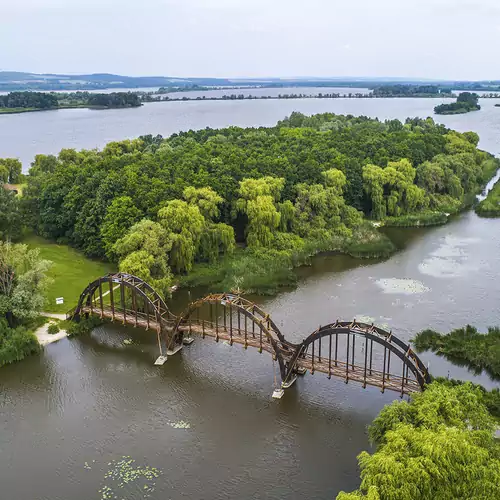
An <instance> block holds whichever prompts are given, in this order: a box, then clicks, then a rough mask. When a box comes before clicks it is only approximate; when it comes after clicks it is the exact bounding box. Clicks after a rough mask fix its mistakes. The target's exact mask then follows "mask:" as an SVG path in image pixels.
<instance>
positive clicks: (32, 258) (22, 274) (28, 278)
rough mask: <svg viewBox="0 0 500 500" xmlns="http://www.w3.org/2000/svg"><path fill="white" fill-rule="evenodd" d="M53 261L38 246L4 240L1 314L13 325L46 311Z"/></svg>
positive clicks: (0, 273)
mask: <svg viewBox="0 0 500 500" xmlns="http://www.w3.org/2000/svg"><path fill="white" fill-rule="evenodd" d="M50 265H51V262H50V261H47V260H42V259H41V258H40V252H39V250H38V249H34V250H30V249H29V248H28V246H27V245H21V244H13V243H9V242H2V241H0V315H1V316H4V317H5V318H6V319H7V321H8V323H9V326H10V327H11V328H12V327H14V326H15V325H16V323H17V322H18V321H19V320H25V319H30V318H34V317H36V316H37V315H38V314H39V313H40V311H42V309H43V306H44V303H45V297H44V293H45V290H46V285H47V284H48V278H47V271H48V270H49V268H50Z"/></svg>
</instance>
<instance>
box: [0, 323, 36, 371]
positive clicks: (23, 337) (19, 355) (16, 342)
mask: <svg viewBox="0 0 500 500" xmlns="http://www.w3.org/2000/svg"><path fill="white" fill-rule="evenodd" d="M39 351H40V345H39V343H38V340H37V338H36V336H35V335H34V334H33V333H32V332H31V331H30V330H29V329H27V328H26V327H25V326H22V325H20V326H17V327H16V328H10V327H9V325H8V323H7V320H6V319H5V318H2V317H0V367H2V366H3V365H7V364H9V363H14V362H15V361H21V360H22V359H24V358H25V357H26V356H29V355H31V354H36V353H37V352H39Z"/></svg>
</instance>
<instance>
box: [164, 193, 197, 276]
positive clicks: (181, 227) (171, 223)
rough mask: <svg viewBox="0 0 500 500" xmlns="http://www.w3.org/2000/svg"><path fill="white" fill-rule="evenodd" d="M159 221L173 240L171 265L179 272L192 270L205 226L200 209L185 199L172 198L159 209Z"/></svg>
mask: <svg viewBox="0 0 500 500" xmlns="http://www.w3.org/2000/svg"><path fill="white" fill-rule="evenodd" d="M158 221H159V223H160V224H161V225H162V227H163V228H164V229H165V230H166V231H167V233H168V234H169V237H170V238H171V240H172V250H171V252H170V265H171V266H172V267H173V268H174V269H175V270H176V271H177V272H184V271H190V270H191V268H192V267H193V263H194V258H195V256H196V253H197V250H198V245H199V243H200V238H201V235H202V233H203V229H204V227H205V218H204V217H203V215H201V213H200V209H199V208H198V207H197V206H195V205H188V203H186V202H185V201H183V200H172V201H169V202H167V206H166V207H164V208H162V209H161V210H159V212H158Z"/></svg>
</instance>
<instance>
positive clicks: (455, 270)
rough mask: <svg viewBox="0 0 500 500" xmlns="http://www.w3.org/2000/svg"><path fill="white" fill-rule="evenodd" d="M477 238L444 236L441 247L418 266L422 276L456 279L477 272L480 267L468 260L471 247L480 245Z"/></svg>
mask: <svg viewBox="0 0 500 500" xmlns="http://www.w3.org/2000/svg"><path fill="white" fill-rule="evenodd" d="M480 241H481V240H480V239H479V238H459V237H456V236H451V235H448V236H445V237H444V241H443V242H442V243H441V245H440V246H439V247H438V248H437V249H436V250H435V251H433V252H432V253H431V254H430V256H429V257H427V258H426V259H424V260H423V261H422V262H421V263H420V264H419V266H418V269H419V271H420V272H421V273H422V274H426V275H428V276H432V277H434V278H458V277H463V276H466V275H468V274H470V273H475V272H478V271H479V270H480V269H481V266H478V265H477V264H473V263H472V262H471V261H470V259H469V253H470V251H471V247H473V246H474V245H477V244H478V243H480Z"/></svg>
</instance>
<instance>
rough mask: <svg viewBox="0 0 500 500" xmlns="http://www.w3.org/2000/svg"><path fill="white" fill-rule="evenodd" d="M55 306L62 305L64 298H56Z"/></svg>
mask: <svg viewBox="0 0 500 500" xmlns="http://www.w3.org/2000/svg"><path fill="white" fill-rule="evenodd" d="M56 304H58V305H59V304H64V297H57V298H56Z"/></svg>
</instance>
